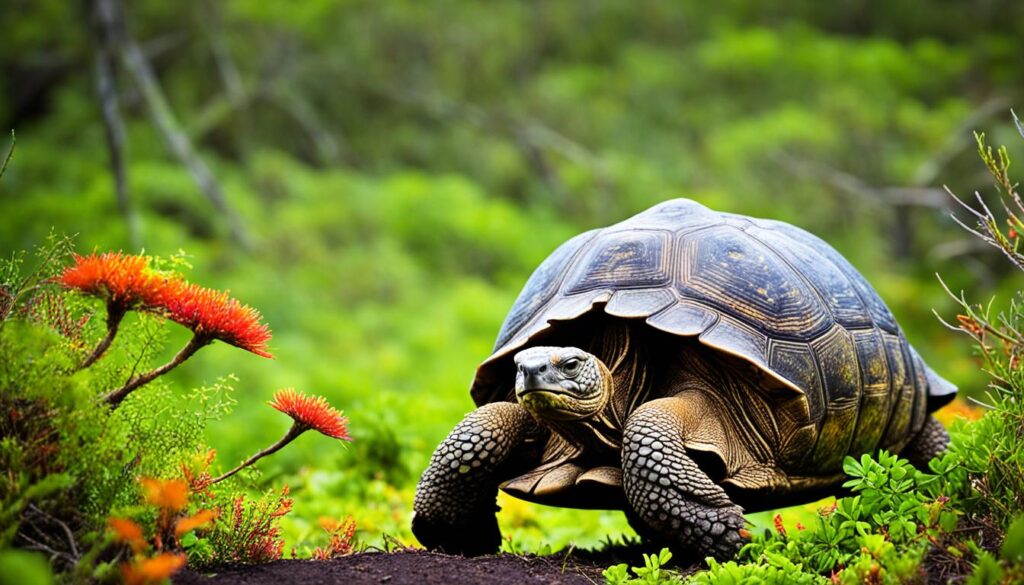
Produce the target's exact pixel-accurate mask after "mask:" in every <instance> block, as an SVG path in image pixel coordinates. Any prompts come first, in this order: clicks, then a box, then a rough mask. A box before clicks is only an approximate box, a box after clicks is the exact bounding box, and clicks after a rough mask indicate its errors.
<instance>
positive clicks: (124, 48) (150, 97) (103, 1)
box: [96, 0, 252, 249]
mask: <svg viewBox="0 0 1024 585" xmlns="http://www.w3.org/2000/svg"><path fill="white" fill-rule="evenodd" d="M96 1H97V3H98V4H100V5H102V9H103V10H109V11H111V12H112V13H113V14H116V15H117V17H118V18H120V19H121V22H122V23H123V22H124V10H123V6H122V5H121V4H120V0H96ZM114 42H115V43H116V45H115V46H116V47H117V51H118V53H119V54H120V56H121V61H122V63H123V64H124V66H125V69H126V70H127V71H128V72H129V73H130V74H131V75H132V77H133V78H134V80H135V83H136V85H137V86H138V88H139V91H140V93H141V94H142V99H143V101H144V102H145V103H146V106H147V110H148V111H149V113H150V116H151V117H152V119H153V123H154V125H155V126H156V127H157V129H158V130H159V131H160V133H161V134H162V135H163V137H164V140H166V142H167V145H168V147H169V148H170V149H171V152H172V153H173V154H174V156H175V157H176V158H177V159H178V160H179V161H180V162H181V164H182V165H184V166H185V168H187V169H188V171H189V173H190V174H191V175H192V179H193V180H194V181H195V182H196V185H197V186H198V187H199V190H200V191H201V192H202V193H203V195H204V196H205V197H206V198H207V199H208V200H209V201H210V203H211V204H212V205H213V207H214V208H215V209H216V210H217V211H218V212H220V214H221V215H222V216H223V217H224V219H225V220H226V221H227V224H228V229H229V230H230V232H231V237H232V239H233V240H234V241H235V242H236V243H238V244H239V245H241V246H243V247H244V248H247V249H248V248H251V247H252V244H251V241H250V239H249V236H248V233H247V232H246V230H245V228H244V226H243V224H242V221H241V218H240V217H239V216H238V215H237V214H236V213H235V211H234V210H233V209H232V208H231V206H230V205H229V204H228V202H227V199H226V198H225V196H224V191H223V190H222V189H221V187H220V184H219V183H217V181H216V179H215V178H214V176H213V173H212V172H211V171H210V168H209V167H208V166H207V165H206V163H205V162H204V161H203V159H202V158H201V157H200V156H199V154H198V153H197V152H196V150H195V148H194V147H193V145H192V142H191V140H189V138H188V135H187V134H186V133H185V132H184V131H183V130H182V128H181V125H180V124H179V123H178V120H177V118H176V117H175V115H174V112H173V111H172V110H171V107H170V105H169V104H168V102H167V98H166V97H165V96H164V92H163V89H162V88H161V87H160V83H159V81H157V78H156V75H155V74H154V73H153V69H152V68H151V67H150V65H149V61H148V59H147V58H146V56H145V54H144V53H143V52H142V49H141V48H140V47H139V44H138V43H136V42H135V40H134V39H133V38H132V37H131V35H130V34H128V31H127V27H125V26H122V28H121V30H120V34H119V35H118V37H116V38H115V39H114Z"/></svg>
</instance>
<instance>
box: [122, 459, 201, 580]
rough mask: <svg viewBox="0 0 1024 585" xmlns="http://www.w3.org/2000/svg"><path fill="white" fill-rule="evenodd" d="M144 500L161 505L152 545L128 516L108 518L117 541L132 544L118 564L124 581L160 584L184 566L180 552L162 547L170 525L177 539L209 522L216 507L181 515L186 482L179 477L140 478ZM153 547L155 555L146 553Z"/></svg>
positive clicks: (186, 501)
mask: <svg viewBox="0 0 1024 585" xmlns="http://www.w3.org/2000/svg"><path fill="white" fill-rule="evenodd" d="M139 483H141V484H142V491H143V495H144V497H145V500H146V502H147V503H149V504H152V505H154V506H157V507H158V508H160V514H159V516H158V517H157V521H156V526H155V531H154V535H153V539H152V540H153V543H152V546H151V544H150V542H148V541H147V540H146V538H145V535H144V533H143V530H142V527H141V526H139V525H138V524H137V523H136V522H134V521H132V520H129V519H127V518H111V519H110V520H108V521H107V524H108V526H109V527H110V530H111V532H113V533H114V537H115V539H116V540H117V541H118V542H121V543H123V544H127V545H129V546H130V547H131V549H132V553H133V558H132V560H131V561H128V562H125V563H122V564H121V574H122V576H123V578H124V582H125V583H129V584H139V585H142V584H148V583H162V582H164V581H165V580H166V579H167V578H169V577H170V576H171V575H173V574H174V573H175V572H176V571H177V570H178V569H180V568H181V567H183V566H184V565H185V561H186V557H185V555H183V554H177V553H170V552H166V551H165V550H164V541H163V536H164V535H166V536H168V537H169V535H170V533H171V528H172V526H173V532H174V538H175V539H179V538H181V537H182V536H184V535H185V534H187V533H188V532H191V531H193V530H195V529H196V528H200V527H202V526H205V525H207V524H209V523H210V522H212V521H213V520H214V519H215V518H216V517H217V511H216V510H200V511H199V512H197V513H196V514H193V515H192V516H184V517H181V516H179V515H178V513H179V512H180V511H181V510H183V509H184V508H185V506H187V505H188V495H189V490H188V484H187V483H185V482H184V481H182V480H177V479H171V480H161V479H154V478H148V477H143V478H140V479H139ZM151 549H153V552H154V553H155V556H148V555H149V554H150V553H149V552H147V551H150V550H151Z"/></svg>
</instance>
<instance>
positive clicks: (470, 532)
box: [412, 402, 543, 556]
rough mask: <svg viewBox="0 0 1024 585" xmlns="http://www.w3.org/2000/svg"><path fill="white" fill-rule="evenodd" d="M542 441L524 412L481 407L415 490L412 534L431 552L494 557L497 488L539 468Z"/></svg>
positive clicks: (506, 405) (506, 406) (505, 405)
mask: <svg viewBox="0 0 1024 585" xmlns="http://www.w3.org/2000/svg"><path fill="white" fill-rule="evenodd" d="M542 436H543V432H542V431H541V430H540V428H539V427H538V426H537V423H536V422H535V421H534V420H533V418H532V417H531V416H530V415H529V414H528V413H527V412H526V410H525V409H523V407H521V406H519V405H518V404H513V403H511V402H495V403H492V404H485V405H484V406H481V407H480V408H478V409H476V410H474V411H473V412H471V413H469V414H468V415H466V417H465V418H464V419H462V422H460V423H459V424H458V425H456V427H455V428H454V429H453V430H452V432H451V433H449V434H448V437H447V438H445V440H444V441H443V442H442V443H441V444H440V445H438V447H437V449H436V450H435V451H434V454H433V456H432V457H431V458H430V465H429V466H428V467H427V470H426V471H425V472H423V476H422V477H421V478H420V483H419V485H418V486H417V487H416V499H415V501H414V503H413V511H414V515H413V520H412V531H413V534H415V535H416V538H417V539H419V541H420V543H422V544H423V545H424V546H426V547H427V548H429V549H435V550H441V551H443V552H446V553H449V554H461V555H467V556H475V555H482V554H489V553H494V552H497V551H498V548H499V546H500V545H501V531H500V530H499V529H498V521H497V519H496V518H495V512H497V511H498V507H497V505H496V504H495V500H496V498H497V495H498V484H500V483H501V482H502V481H504V480H506V479H508V478H510V477H513V476H515V475H517V472H519V471H525V470H526V469H530V468H532V467H535V466H536V465H538V464H539V463H540V460H539V457H540V448H541V447H542V446H543V441H540V440H536V441H534V440H532V439H538V438H540V437H542Z"/></svg>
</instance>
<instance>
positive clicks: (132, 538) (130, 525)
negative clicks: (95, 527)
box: [107, 518, 146, 553]
mask: <svg viewBox="0 0 1024 585" xmlns="http://www.w3.org/2000/svg"><path fill="white" fill-rule="evenodd" d="M107 524H108V525H109V526H110V530H111V531H112V532H113V533H114V537H115V538H116V539H117V541H118V542H121V543H124V544H127V545H129V546H131V547H132V550H133V551H135V552H136V553H138V552H140V551H142V549H144V548H146V539H145V538H144V537H143V536H142V527H141V526H139V525H138V524H136V523H135V522H132V521H131V520H129V519H127V518H111V519H110V520H108V521H107Z"/></svg>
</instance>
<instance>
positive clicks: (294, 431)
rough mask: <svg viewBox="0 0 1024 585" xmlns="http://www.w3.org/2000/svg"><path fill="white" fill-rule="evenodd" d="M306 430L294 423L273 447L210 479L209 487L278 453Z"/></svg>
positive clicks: (304, 426) (305, 427)
mask: <svg viewBox="0 0 1024 585" xmlns="http://www.w3.org/2000/svg"><path fill="white" fill-rule="evenodd" d="M308 430H309V427H307V426H306V425H303V424H301V423H299V422H296V423H294V424H292V427H291V428H290V429H288V432H287V433H285V434H284V436H283V437H281V439H280V440H279V441H278V442H276V443H274V444H273V445H271V446H269V447H267V448H266V449H263V450H261V451H258V452H257V453H256V454H255V455H253V456H252V457H250V458H248V459H246V460H245V461H243V462H242V463H241V464H239V465H238V467H236V468H234V469H232V470H231V471H229V472H227V473H225V474H224V475H221V476H218V477H215V478H214V479H212V480H211V481H210V483H209V485H213V484H215V483H218V482H221V481H224V480H225V479H227V478H229V477H231V476H232V475H234V474H236V473H238V472H239V471H242V470H243V469H245V468H246V467H249V466H250V465H252V464H253V463H256V462H257V461H259V460H260V459H263V458H264V457H266V456H267V455H271V454H273V453H276V452H278V451H280V450H281V449H282V448H283V447H284V446H285V445H287V444H288V443H291V442H292V441H294V440H295V438H296V437H298V436H299V435H301V434H302V433H304V432H306V431H308Z"/></svg>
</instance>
